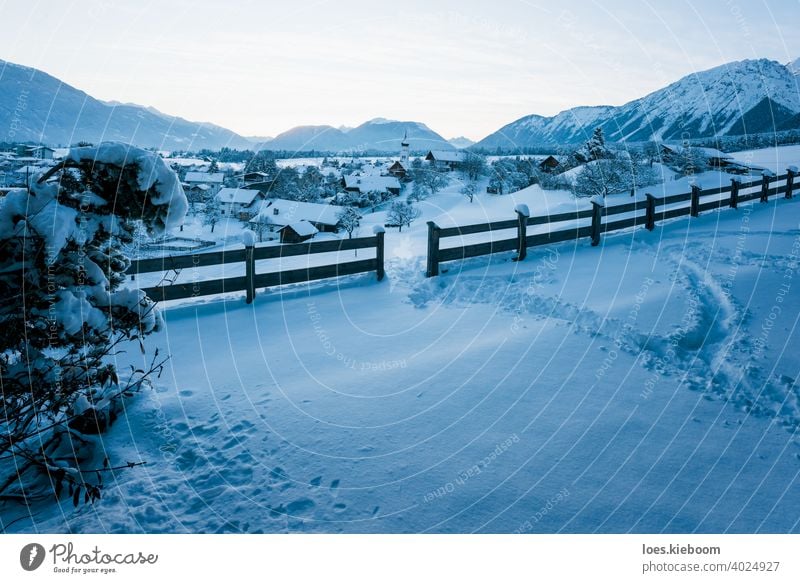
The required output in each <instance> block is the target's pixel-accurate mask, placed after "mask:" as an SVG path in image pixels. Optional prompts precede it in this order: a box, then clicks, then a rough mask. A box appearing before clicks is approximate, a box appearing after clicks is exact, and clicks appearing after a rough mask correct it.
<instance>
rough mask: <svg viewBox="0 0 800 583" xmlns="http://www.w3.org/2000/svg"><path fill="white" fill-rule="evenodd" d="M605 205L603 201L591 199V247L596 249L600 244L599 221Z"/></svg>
mask: <svg viewBox="0 0 800 583" xmlns="http://www.w3.org/2000/svg"><path fill="white" fill-rule="evenodd" d="M605 204H606V203H605V200H604V199H601V200H598V199H597V198H593V199H592V247H597V246H598V245H599V244H600V227H601V226H602V225H601V220H602V218H603V208H604V207H605Z"/></svg>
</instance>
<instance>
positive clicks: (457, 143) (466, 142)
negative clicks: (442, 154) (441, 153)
mask: <svg viewBox="0 0 800 583" xmlns="http://www.w3.org/2000/svg"><path fill="white" fill-rule="evenodd" d="M447 142H448V143H449V144H450V145H451V146H453V147H454V148H459V149H461V148H469V147H470V146H471V145H472V144H474V143H475V142H473V141H472V140H470V139H469V138H465V137H464V136H458V137H457V138H450V139H449V140H447Z"/></svg>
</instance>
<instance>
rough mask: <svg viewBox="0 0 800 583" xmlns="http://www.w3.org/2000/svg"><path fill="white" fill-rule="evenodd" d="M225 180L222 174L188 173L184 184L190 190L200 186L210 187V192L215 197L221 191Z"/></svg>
mask: <svg viewBox="0 0 800 583" xmlns="http://www.w3.org/2000/svg"><path fill="white" fill-rule="evenodd" d="M224 180H225V174H223V173H222V172H187V173H186V178H185V179H184V180H183V182H184V183H185V184H186V185H187V186H189V187H190V188H191V187H192V186H199V185H205V186H208V191H209V192H210V193H211V195H212V196H213V195H215V194H217V193H218V192H219V191H220V189H221V188H222V183H223V181H224Z"/></svg>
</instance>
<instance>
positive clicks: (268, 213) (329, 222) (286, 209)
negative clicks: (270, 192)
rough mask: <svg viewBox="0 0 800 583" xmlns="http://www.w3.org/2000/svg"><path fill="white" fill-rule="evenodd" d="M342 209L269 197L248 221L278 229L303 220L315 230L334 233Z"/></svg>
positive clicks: (328, 205) (337, 227)
mask: <svg viewBox="0 0 800 583" xmlns="http://www.w3.org/2000/svg"><path fill="white" fill-rule="evenodd" d="M343 210H344V207H341V206H336V205H332V204H318V203H313V202H300V201H296V200H284V199H281V198H271V199H268V200H265V201H264V202H263V203H262V204H261V207H260V210H259V212H258V214H256V216H254V217H253V218H252V219H251V220H250V222H251V223H258V224H260V225H268V226H269V228H270V229H272V230H278V229H280V228H282V227H285V226H287V225H294V224H295V223H297V222H300V221H305V222H307V223H310V224H311V225H313V226H314V228H316V229H317V231H320V232H329V233H335V232H336V231H337V230H338V229H339V213H341V212H342V211H343Z"/></svg>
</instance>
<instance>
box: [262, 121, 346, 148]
mask: <svg viewBox="0 0 800 583" xmlns="http://www.w3.org/2000/svg"><path fill="white" fill-rule="evenodd" d="M348 145H349V141H348V140H347V136H346V135H345V134H344V132H342V131H341V130H338V129H336V128H335V127H332V126H328V125H321V126H298V127H296V128H292V129H290V130H288V131H285V132H283V133H281V134H278V135H277V136H275V137H274V138H272V139H271V140H270V141H269V142H267V143H266V144H265V145H264V147H265V148H268V149H270V150H292V151H300V152H302V151H308V150H325V151H328V150H345V149H347V147H348Z"/></svg>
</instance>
